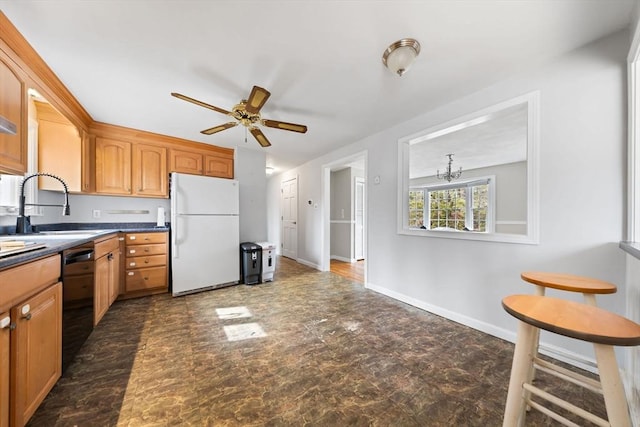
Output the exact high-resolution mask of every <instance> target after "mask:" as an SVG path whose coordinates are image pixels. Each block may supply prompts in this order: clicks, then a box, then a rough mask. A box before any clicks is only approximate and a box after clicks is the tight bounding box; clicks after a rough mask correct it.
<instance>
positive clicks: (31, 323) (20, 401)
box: [0, 255, 62, 426]
mask: <svg viewBox="0 0 640 427" xmlns="http://www.w3.org/2000/svg"><path fill="white" fill-rule="evenodd" d="M59 280H60V255H54V256H50V257H47V258H42V259H40V260H36V261H33V262H31V263H27V264H23V265H20V266H17V267H13V268H9V269H7V270H3V271H1V272H0V313H4V314H2V315H0V425H1V426H4V425H6V423H7V416H8V417H9V418H8V419H9V421H8V425H11V426H23V425H25V424H26V423H27V421H28V420H29V418H31V416H32V415H33V413H34V412H35V411H36V409H37V408H38V406H39V405H40V404H41V403H42V401H43V400H44V398H45V397H46V395H47V394H48V393H49V391H51V389H52V388H53V386H54V385H55V383H56V381H57V380H58V378H60V375H61V373H62V283H61V282H60V281H59ZM7 314H8V318H9V325H8V327H7V324H6V323H7V320H6V319H7ZM7 334H8V340H7ZM7 342H8V346H7ZM7 353H8V359H9V362H8V363H7ZM7 366H9V371H8V375H9V388H8V410H6V409H5V408H6V407H7V378H6V377H7ZM7 414H8V415H7ZM3 423H5V424H3Z"/></svg>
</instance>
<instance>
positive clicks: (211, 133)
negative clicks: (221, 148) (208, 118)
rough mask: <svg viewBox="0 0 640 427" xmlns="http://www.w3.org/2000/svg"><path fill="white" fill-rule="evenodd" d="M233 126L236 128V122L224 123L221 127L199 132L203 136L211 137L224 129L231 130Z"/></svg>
mask: <svg viewBox="0 0 640 427" xmlns="http://www.w3.org/2000/svg"><path fill="white" fill-rule="evenodd" d="M234 126H238V122H229V123H225V124H223V125H219V126H215V127H212V128H209V129H205V130H203V131H201V132H200V133H204V134H205V135H213V134H214V133H217V132H220V131H223V130H225V129H229V128H232V127H234Z"/></svg>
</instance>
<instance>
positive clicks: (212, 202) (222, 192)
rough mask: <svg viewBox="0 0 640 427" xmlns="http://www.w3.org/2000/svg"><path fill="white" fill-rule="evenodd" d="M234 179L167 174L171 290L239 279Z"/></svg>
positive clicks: (179, 291) (198, 288)
mask: <svg viewBox="0 0 640 427" xmlns="http://www.w3.org/2000/svg"><path fill="white" fill-rule="evenodd" d="M238 187H239V184H238V181H235V180H231V179H222V178H212V177H206V176H198V175H187V174H180V173H172V174H171V278H172V285H173V296H174V297H175V296H180V295H186V294H190V293H193V292H198V291H204V290H208V289H215V288H219V287H223V286H228V285H233V284H237V283H239V280H240V264H239V263H240V224H239V215H238V210H239V209H238V206H239V203H240V202H239V191H238Z"/></svg>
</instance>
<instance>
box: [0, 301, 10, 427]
mask: <svg viewBox="0 0 640 427" xmlns="http://www.w3.org/2000/svg"><path fill="white" fill-rule="evenodd" d="M10 325H11V317H9V313H0V427H9V336H10V328H9V326H10Z"/></svg>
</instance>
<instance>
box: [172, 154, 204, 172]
mask: <svg viewBox="0 0 640 427" xmlns="http://www.w3.org/2000/svg"><path fill="white" fill-rule="evenodd" d="M169 155H170V159H171V163H170V166H169V171H170V172H179V173H189V174H192V175H202V172H203V170H202V158H203V155H202V153H199V152H197V151H186V150H176V149H173V148H172V149H171V150H170V153H169Z"/></svg>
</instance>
